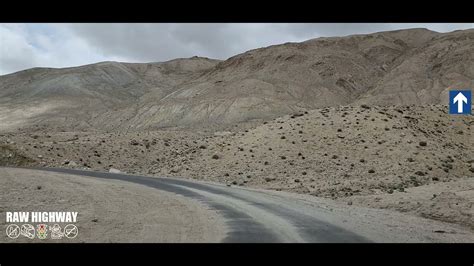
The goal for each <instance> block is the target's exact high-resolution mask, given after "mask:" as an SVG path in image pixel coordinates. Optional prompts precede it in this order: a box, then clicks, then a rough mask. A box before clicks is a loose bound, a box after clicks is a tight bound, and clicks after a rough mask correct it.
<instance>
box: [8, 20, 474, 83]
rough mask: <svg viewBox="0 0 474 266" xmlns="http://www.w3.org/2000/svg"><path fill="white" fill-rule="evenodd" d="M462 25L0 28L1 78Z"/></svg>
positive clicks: (469, 25)
mask: <svg viewBox="0 0 474 266" xmlns="http://www.w3.org/2000/svg"><path fill="white" fill-rule="evenodd" d="M473 27H474V23H467V24H436V23H435V24H433V23H432V24H414V23H409V24H389V23H350V24H347V23H336V24H334V23H317V24H307V23H304V24H299V23H298V24H296V23H295V24H274V23H273V24H258V23H235V24H234V23H217V24H184V23H183V24H82V23H81V24H1V23H0V75H3V74H8V73H12V72H15V71H19V70H23V69H27V68H31V67H69V66H77V65H84V64H90V63H95V62H100V61H122V62H159V61H166V60H170V59H173V58H178V57H191V56H195V55H196V56H204V57H210V58H217V59H226V58H229V57H231V56H233V55H236V54H238V53H241V52H244V51H247V50H249V49H254V48H259V47H264V46H268V45H272V44H279V43H284V42H298V41H304V40H307V39H311V38H317V37H322V36H343V35H350V34H360V33H371V32H377V31H386V30H395V29H402V28H428V29H431V30H434V31H438V32H448V31H453V30H458V29H468V28H473Z"/></svg>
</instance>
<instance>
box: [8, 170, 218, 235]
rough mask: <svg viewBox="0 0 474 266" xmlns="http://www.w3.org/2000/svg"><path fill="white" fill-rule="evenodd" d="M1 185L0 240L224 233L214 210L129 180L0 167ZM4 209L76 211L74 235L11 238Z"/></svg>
mask: <svg viewBox="0 0 474 266" xmlns="http://www.w3.org/2000/svg"><path fill="white" fill-rule="evenodd" d="M0 188H1V191H2V192H1V193H0V228H2V233H1V236H0V243H1V242H7V243H18V242H34V243H52V242H62V243H71V242H88V243H90V242H105V243H108V242H160V243H179V242H220V241H221V239H223V238H224V237H225V236H226V227H225V224H224V223H223V221H222V219H220V217H219V216H218V214H217V212H216V211H214V210H209V209H207V208H206V207H205V206H204V205H202V204H200V203H198V202H194V201H191V200H189V199H186V198H184V197H182V196H179V195H175V194H173V193H168V192H164V191H160V190H156V189H153V188H148V187H145V186H141V185H136V184H132V183H128V182H123V181H117V180H98V179H94V178H89V177H83V176H80V177H79V176H74V175H67V174H61V173H50V172H43V171H33V170H25V169H13V168H0ZM7 211H76V212H78V218H77V219H78V221H77V223H76V224H75V225H76V226H77V227H78V231H79V233H78V236H77V237H76V238H74V239H67V238H63V239H61V240H52V239H51V238H50V235H49V234H48V238H47V239H44V240H40V239H38V238H35V239H33V240H30V239H28V238H26V237H24V236H19V238H17V239H10V238H8V237H7V236H6V233H5V228H6V227H7V224H6V223H5V222H6V217H5V215H6V214H5V212H7ZM34 225H36V224H34ZM64 225H65V224H60V226H64Z"/></svg>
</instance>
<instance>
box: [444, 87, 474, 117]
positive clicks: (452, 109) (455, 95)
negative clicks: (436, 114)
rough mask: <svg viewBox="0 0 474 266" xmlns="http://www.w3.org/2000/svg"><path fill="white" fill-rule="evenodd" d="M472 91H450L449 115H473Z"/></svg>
mask: <svg viewBox="0 0 474 266" xmlns="http://www.w3.org/2000/svg"><path fill="white" fill-rule="evenodd" d="M471 96H472V95H471V91H470V90H461V91H455V90H452V91H449V114H452V115H468V114H471V105H472V97H471Z"/></svg>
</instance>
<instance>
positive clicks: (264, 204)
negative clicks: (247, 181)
mask: <svg viewBox="0 0 474 266" xmlns="http://www.w3.org/2000/svg"><path fill="white" fill-rule="evenodd" d="M34 169H36V170H42V171H54V172H61V173H67V174H74V175H82V176H90V177H95V178H104V179H117V180H123V181H127V182H133V183H136V184H141V185H145V186H148V187H152V188H156V189H159V190H164V191H168V192H172V193H176V194H180V195H183V196H185V197H188V198H191V199H194V200H197V201H199V202H201V203H203V204H205V205H207V206H208V207H210V208H212V209H216V210H218V211H219V214H221V216H222V218H223V219H224V221H225V223H226V224H227V227H228V228H229V229H228V231H229V232H228V233H227V236H226V237H225V238H224V239H223V240H222V241H223V242H259V243H271V242H297V243H299V242H324V243H328V242H338V243H341V242H344V243H346V242H452V241H454V242H457V241H459V235H456V237H453V236H452V235H451V236H450V235H446V234H445V235H440V234H437V233H435V232H434V231H435V230H436V229H439V228H443V230H451V231H452V232H457V231H456V230H460V229H459V228H455V227H451V226H450V225H446V224H444V223H440V222H435V221H431V220H426V219H422V218H417V217H416V218H415V217H412V216H406V215H403V214H399V213H394V212H389V211H384V210H375V209H368V208H362V207H356V206H347V205H346V204H341V203H337V202H334V201H331V200H328V199H320V198H316V197H311V196H304V195H297V194H292V193H284V192H276V191H267V190H257V189H246V188H241V187H234V186H232V187H228V186H225V185H221V184H215V183H209V182H197V181H190V180H183V179H177V178H161V177H160V178H157V177H148V176H138V175H128V174H112V173H102V172H92V171H84V170H73V169H62V168H34ZM471 237H472V235H471ZM461 239H462V236H461ZM466 240H469V239H466Z"/></svg>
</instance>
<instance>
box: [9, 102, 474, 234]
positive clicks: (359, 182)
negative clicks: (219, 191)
mask: <svg viewBox="0 0 474 266" xmlns="http://www.w3.org/2000/svg"><path fill="white" fill-rule="evenodd" d="M446 108H447V107H446V106H441V105H428V106H419V107H415V106H391V107H376V106H375V107H369V106H364V105H362V106H343V107H333V108H322V109H316V110H310V111H307V112H300V113H295V114H293V115H287V116H284V117H280V118H277V119H274V120H271V121H268V122H262V123H260V125H256V126H253V127H251V128H240V127H231V128H230V129H229V130H227V131H225V130H223V131H215V132H204V131H199V132H198V131H192V130H179V131H178V130H155V131H135V132H134V131H131V132H49V131H47V130H34V128H33V129H28V130H19V131H16V132H14V133H12V132H4V133H0V165H3V166H35V167H38V166H40V167H60V168H72V169H91V170H97V171H103V172H107V171H109V170H110V169H112V168H113V169H118V170H120V171H122V172H126V173H131V174H140V175H154V176H174V177H183V178H190V179H197V180H203V181H212V182H218V183H223V184H227V185H230V186H242V187H250V188H259V189H270V190H276V191H287V192H294V193H299V194H304V195H309V196H316V197H326V198H330V199H334V200H337V201H340V202H343V203H345V204H348V205H349V206H350V205H359V206H366V207H374V208H381V209H391V210H396V211H400V212H404V213H408V214H413V215H417V216H422V217H425V218H429V219H434V220H440V221H444V222H450V223H455V224H459V225H462V226H465V227H467V228H470V230H474V206H473V203H474V148H473V147H474V136H473V130H472V127H473V126H474V118H473V117H472V116H456V117H453V116H450V115H448V114H447V113H446Z"/></svg>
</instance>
